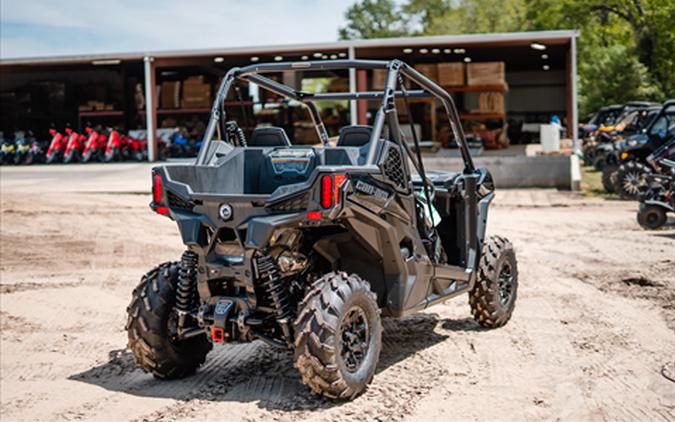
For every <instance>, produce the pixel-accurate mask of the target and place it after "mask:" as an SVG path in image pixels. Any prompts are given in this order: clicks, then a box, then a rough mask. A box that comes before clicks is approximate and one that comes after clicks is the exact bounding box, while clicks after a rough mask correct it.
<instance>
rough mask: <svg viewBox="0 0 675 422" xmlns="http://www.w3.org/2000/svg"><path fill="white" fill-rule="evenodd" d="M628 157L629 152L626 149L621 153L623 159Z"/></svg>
mask: <svg viewBox="0 0 675 422" xmlns="http://www.w3.org/2000/svg"><path fill="white" fill-rule="evenodd" d="M626 158H628V153H627V152H626V151H624V152H622V153H621V159H622V160H625V159H626Z"/></svg>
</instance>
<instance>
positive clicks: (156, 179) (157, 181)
mask: <svg viewBox="0 0 675 422" xmlns="http://www.w3.org/2000/svg"><path fill="white" fill-rule="evenodd" d="M162 190H163V189H162V176H161V175H160V174H159V173H152V209H153V210H155V212H157V214H163V215H165V214H168V213H169V209H168V208H167V207H163V206H161V203H162V196H163V194H162Z"/></svg>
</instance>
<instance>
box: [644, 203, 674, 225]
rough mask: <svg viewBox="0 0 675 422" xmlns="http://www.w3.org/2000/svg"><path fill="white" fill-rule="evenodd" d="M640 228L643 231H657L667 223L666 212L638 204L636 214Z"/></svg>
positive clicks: (654, 206)
mask: <svg viewBox="0 0 675 422" xmlns="http://www.w3.org/2000/svg"><path fill="white" fill-rule="evenodd" d="M637 221H638V224H639V225H640V227H642V228H643V229H645V230H658V229H660V228H661V227H663V225H664V224H666V221H668V215H667V214H666V210H664V209H663V208H661V207H659V206H656V205H647V204H640V210H639V211H638V214H637Z"/></svg>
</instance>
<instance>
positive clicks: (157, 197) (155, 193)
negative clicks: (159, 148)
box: [152, 173, 162, 204]
mask: <svg viewBox="0 0 675 422" xmlns="http://www.w3.org/2000/svg"><path fill="white" fill-rule="evenodd" d="M152 201H153V202H154V203H155V204H159V203H160V202H162V176H160V174H159V173H152Z"/></svg>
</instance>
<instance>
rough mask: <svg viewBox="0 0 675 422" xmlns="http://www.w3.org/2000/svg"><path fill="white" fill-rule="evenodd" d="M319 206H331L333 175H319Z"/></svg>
mask: <svg viewBox="0 0 675 422" xmlns="http://www.w3.org/2000/svg"><path fill="white" fill-rule="evenodd" d="M321 206H322V207H323V208H330V207H332V206H333V176H329V175H325V176H323V177H321Z"/></svg>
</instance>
